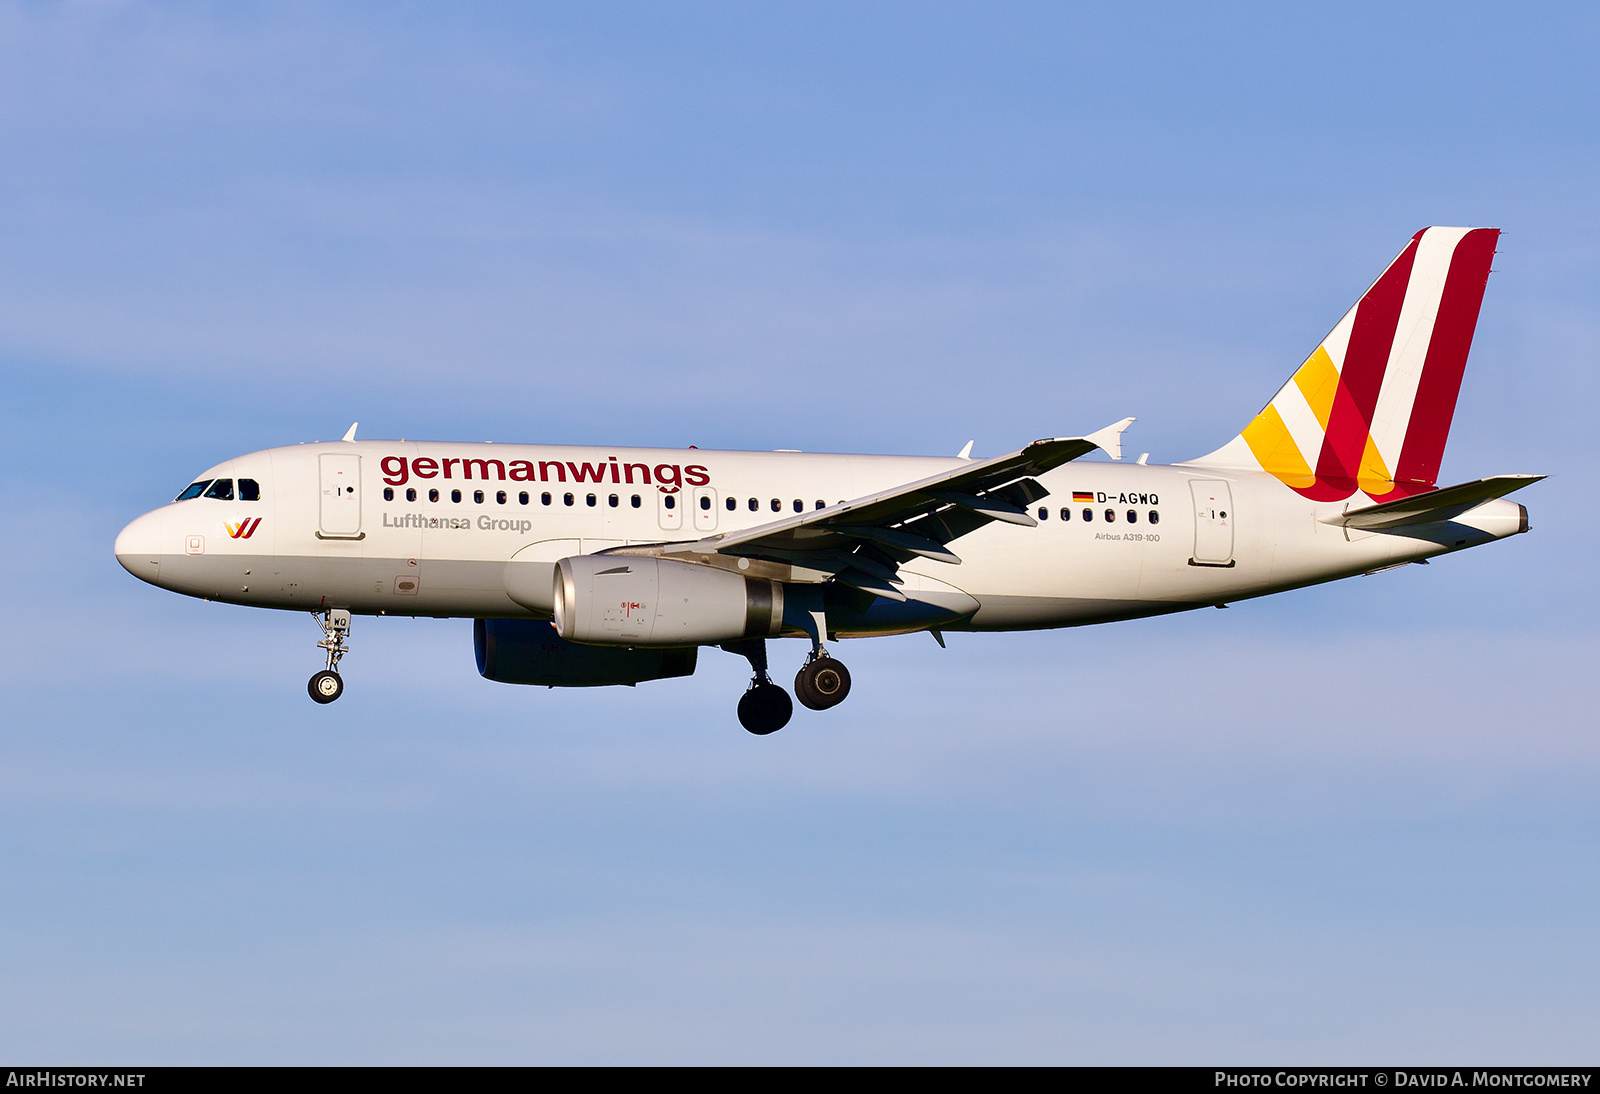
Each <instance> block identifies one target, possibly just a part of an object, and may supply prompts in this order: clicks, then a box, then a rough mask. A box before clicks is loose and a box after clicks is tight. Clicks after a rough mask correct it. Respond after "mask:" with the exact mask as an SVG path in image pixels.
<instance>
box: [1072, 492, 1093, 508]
mask: <svg viewBox="0 0 1600 1094" xmlns="http://www.w3.org/2000/svg"><path fill="white" fill-rule="evenodd" d="M1072 500H1073V503H1074V504H1076V503H1078V502H1088V503H1089V504H1090V505H1093V504H1094V494H1093V493H1092V492H1090V491H1088V490H1074V491H1073V492H1072Z"/></svg>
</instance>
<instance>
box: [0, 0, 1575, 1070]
mask: <svg viewBox="0 0 1600 1094" xmlns="http://www.w3.org/2000/svg"><path fill="white" fill-rule="evenodd" d="M1597 39H1600V17H1597V16H1596V14H1595V13H1594V11H1593V9H1592V8H1587V7H1584V6H1578V5H1573V6H1563V5H1515V6H1512V5H1503V6H1490V5H1471V4H1468V5H1459V4H1456V5H1425V4H1419V5H1408V6H1406V8H1405V10H1403V11H1397V10H1394V8H1393V6H1390V5H1364V6H1363V5H1337V6H1334V5H1330V6H1325V7H1318V6H1309V5H1295V6H1285V5H1250V4H1240V5H1228V6H1218V7H1216V8H1215V9H1214V10H1209V11H1206V12H1205V13H1204V14H1199V13H1197V12H1196V11H1195V10H1193V9H1191V8H1190V7H1187V6H1181V5H1172V6H1161V5H1129V4H1121V5H1114V6H1111V5H1108V6H1105V7H1102V8H1082V9H1067V8H1064V7H1063V6H1060V5H1025V4H1016V5H1008V6H1005V7H1004V8H1003V9H1002V10H996V6H995V5H956V4H916V5H871V6H865V5H822V4H809V5H803V6H786V5H778V4H767V5H757V6H750V5H709V4H708V5H689V4H685V5H673V6H666V5H637V6H630V5H600V4H590V5H584V6H582V7H581V8H573V7H572V6H565V5H563V6H550V7H543V8H541V7H536V6H532V5H510V4H507V5H492V4H483V5H471V6H467V5H457V6H454V7H452V8H450V9H448V10H445V9H440V8H436V7H428V6H400V5H371V6H360V5H346V6H342V7H339V8H336V9H334V8H324V7H319V6H310V5H301V6H296V5H290V4H272V5H259V6H250V5H241V4H234V5H215V6H207V5H186V4H166V5H144V4H119V3H84V4H71V5H52V4H21V5H16V4H5V5H0V147H3V148H4V153H3V154H0V378H3V383H4V388H3V390H4V393H5V398H4V399H3V400H0V415H3V418H0V421H3V423H4V428H3V430H0V446H3V448H0V452H3V455H4V460H3V464H0V489H3V490H4V497H5V501H6V509H7V518H8V519H7V520H6V521H5V522H4V523H3V525H0V545H3V547H0V549H3V552H4V554H3V557H4V558H5V560H6V566H5V569H4V575H3V576H0V588H3V589H4V593H5V596H6V599H7V603H8V605H9V610H8V612H7V613H6V615H5V617H4V622H3V624H0V641H3V647H0V649H3V652H4V657H3V658H0V665H3V668H0V673H3V674H4V675H3V679H4V681H5V684H6V688H7V692H8V696H7V703H6V714H5V717H4V720H3V722H0V725H3V729H0V876H4V877H5V879H6V886H5V888H6V890H7V892H8V894H9V895H8V897H7V899H6V900H5V901H3V902H0V1049H3V1050H4V1051H5V1054H6V1055H7V1056H8V1057H10V1058H13V1059H23V1058H26V1059H33V1060H56V1061H62V1062H69V1061H89V1060H127V1061H130V1062H151V1063H156V1062H166V1063H180V1062H305V1063H320V1062H469V1061H483V1062H752V1061H753V1062H1005V1061H1015V1062H1170V1063H1208V1062H1217V1061H1268V1060H1270V1061H1283V1060H1296V1061H1306V1062H1346V1061H1348V1062H1358V1061H1359V1062H1370V1061H1375V1060H1405V1059H1410V1060H1417V1059H1459V1060H1464V1061H1466V1060H1470V1061H1481V1062H1509V1061H1520V1062H1526V1061H1533V1060H1537V1061H1548V1062H1560V1061H1577V1060H1588V1059H1591V1058H1592V1050H1593V1044H1594V1031H1595V1029H1596V1027H1597V1023H1600V990H1597V989H1596V987H1595V984H1596V983H1597V976H1596V974H1597V972H1600V943H1597V941H1596V939H1597V938H1600V932H1597V931H1596V929H1595V928H1596V915H1595V911H1594V909H1595V907H1596V906H1597V898H1600V856H1597V852H1596V845H1597V840H1600V800H1597V796H1596V792H1595V790H1594V787H1595V786H1596V785H1600V781H1597V778H1596V776H1597V775H1600V745H1597V740H1596V737H1597V735H1596V732H1595V717H1594V714H1593V710H1594V683H1593V680H1594V670H1593V666H1594V664H1595V658H1596V654H1597V653H1600V643H1597V641H1596V636H1595V628H1594V625H1593V622H1592V621H1593V619H1594V618H1595V612H1596V608H1597V607H1600V605H1597V603H1596V601H1597V596H1596V584H1595V577H1594V567H1593V564H1592V561H1591V557H1590V556H1591V554H1592V549H1591V545H1592V543H1593V542H1594V540H1595V536H1596V533H1597V531H1600V528H1597V526H1596V523H1597V522H1596V521H1595V518H1594V515H1593V507H1592V505H1591V504H1590V503H1589V502H1588V500H1587V497H1588V494H1589V493H1590V492H1591V491H1590V489H1589V487H1588V486H1586V485H1583V484H1585V483H1591V482H1592V481H1593V480H1594V477H1595V475H1596V474H1597V473H1600V466H1597V462H1600V461H1597V460H1596V455H1595V443H1594V438H1595V430H1594V426H1593V420H1594V416H1595V403H1596V394H1597V384H1596V380H1595V375H1596V370H1595V363H1596V361H1595V358H1596V351H1595V348H1594V347H1595V346H1596V345H1597V344H1600V307H1597V304H1596V301H1597V300H1600V258H1597V256H1600V215H1597V214H1600V207H1597V200H1596V188H1595V185H1594V179H1595V178H1596V177H1600V156H1597V142H1596V139H1595V133H1596V132H1600V118H1597V117H1596V114H1597V95H1596V91H1597V86H1596V77H1595V75H1594V66H1593V57H1594V56H1595V55H1596V51H1597V47H1600V41H1597ZM1432 223H1444V224H1451V223H1460V224H1474V225H1489V226H1496V227H1500V228H1503V229H1504V230H1505V235H1504V236H1503V238H1502V241H1501V245H1500V249H1501V253H1500V255H1499V256H1498V258H1497V260H1496V264H1495V273H1494V275H1493V277H1492V278H1491V280H1490V284H1489V291H1488V295H1487V297H1486V301H1485V304H1484V309H1483V315H1482V320H1481V322H1480V326H1479V332H1478V338H1477V341H1476V344H1475V348H1474V352H1473V357H1472V361H1471V363H1470V365H1469V369H1468V373H1467V380H1466V384H1465V386H1464V388H1463V392H1462V398H1461V403H1460V406H1459V408H1458V412H1457V416H1456V425H1455V429H1454V431H1453V434H1452V439H1451V447H1450V449H1449V451H1448V452H1447V455H1446V459H1445V468H1444V477H1445V478H1447V479H1450V480H1452V481H1459V480H1462V479H1467V478H1472V477H1476V476H1479V475H1483V474H1492V473H1497V472H1507V471H1533V472H1548V473H1551V474H1552V478H1551V479H1550V480H1549V481H1548V482H1546V483H1542V484H1540V485H1538V486H1536V487H1533V488H1531V489H1530V490H1528V491H1526V493H1525V501H1526V504H1527V505H1528V506H1529V508H1530V510H1531V511H1532V513H1533V523H1534V526H1535V532H1534V534H1533V535H1530V536H1526V537H1518V538H1517V539H1515V540H1512V541H1510V542H1506V543H1501V544H1496V545H1491V546H1489V547H1486V548H1483V549H1481V550H1478V551H1474V552H1471V553H1469V554H1465V555H1462V556H1457V557H1453V558H1450V559H1445V560H1441V561H1439V562H1438V563H1436V564H1435V565H1433V566H1430V567H1428V568H1427V569H1421V568H1415V567H1413V568H1407V569H1406V570H1404V571H1400V572H1392V573H1386V574H1381V575H1377V576H1374V577H1370V578H1363V579H1358V580H1355V581H1349V582H1344V583H1341V584H1338V585H1334V586H1330V587H1326V588H1321V589H1314V590H1305V591H1301V592H1298V593H1293V594H1288V595H1285V596H1281V597H1278V598H1273V599H1269V600H1264V601H1259V602H1255V603H1250V604H1239V605H1235V606H1233V607H1232V608H1230V609H1229V610H1227V611H1225V612H1218V611H1214V610H1213V611H1206V612H1197V613H1191V614H1189V615H1187V616H1183V617H1178V618H1171V619H1162V620H1150V621H1143V622H1135V623H1128V624H1120V625H1116V626H1111V627H1101V628H1095V629H1090V630H1077V631H1064V632H1054V633H1040V634H1023V635H993V636H965V635H956V636H952V637H951V641H950V648H949V649H948V650H946V651H941V650H939V648H938V647H937V646H936V645H935V644H934V643H933V642H932V641H931V640H930V639H928V638H926V637H922V636H912V637H906V638H899V639H888V640H878V641H873V642H861V643H851V644H849V645H848V646H847V647H846V648H844V649H842V650H841V651H840V653H841V655H842V656H844V657H845V658H846V659H847V660H848V663H849V664H850V666H851V668H852V670H853V673H854V676H855V682H856V683H855V691H854V693H853V694H852V696H851V699H850V701H849V702H848V703H847V704H845V705H844V706H842V707H840V708H838V709H837V710H836V711H833V712H831V713H829V714H827V715H825V716H823V715H807V714H805V712H802V715H804V716H802V717H797V718H796V720H795V722H794V723H792V724H791V726H790V727H789V728H788V729H786V730H785V731H783V732H782V733H780V734H777V735H776V736H774V737H772V738H768V739H762V740H758V739H755V738H752V737H750V736H748V735H747V734H745V733H743V732H742V731H741V730H739V728H738V726H737V723H736V722H735V720H734V718H733V710H732V707H733V701H734V699H735V698H736V696H737V694H738V692H739V691H740V689H741V688H742V686H743V681H744V677H745V675H746V673H745V669H744V668H743V665H742V662H740V661H738V660H736V659H734V658H732V657H728V656H726V655H722V654H719V653H716V652H715V651H709V652H707V653H706V654H705V655H704V656H703V658H702V661H701V669H700V671H699V673H698V674H697V675H696V676H695V677H694V678H692V679H690V680H686V681H671V682H662V683H658V684H655V685H646V686H641V687H639V688H637V689H607V690H600V691H576V692H570V693H569V692H560V691H544V690H538V691H536V690H533V689H519V688H511V687H506V686H502V685H494V684H490V683H487V682H485V681H483V680H480V679H479V678H478V677H477V676H476V674H475V672H474V669H473V665H472V656H471V642H470V625H469V624H467V623H465V622H463V621H443V620H439V621H435V620H417V621H404V620H388V621H361V622H359V623H358V627H357V630H356V633H355V636H354V650H355V652H354V653H353V654H352V655H351V657H350V658H349V659H347V661H346V662H345V668H346V670H347V671H346V677H347V679H348V681H349V683H350V688H349V690H348V692H347V694H346V696H345V697H344V698H343V699H341V700H340V702H339V703H338V704H336V705H334V706H333V707H330V708H317V707H314V706H313V705H312V704H311V703H309V701H308V700H307V699H306V698H305V694H304V680H305V677H306V676H307V675H308V674H309V673H310V672H311V671H312V670H313V669H314V668H315V667H316V658H315V656H314V655H315V654H316V652H317V651H316V650H315V649H314V646H313V643H314V641H315V638H316V633H315V630H314V628H313V626H312V624H311V622H310V621H309V620H307V619H305V618H303V617H300V616H293V615H281V616H280V615H275V614H268V613H263V612H256V611H250V610H246V609H239V608H232V607H227V606H220V605H211V604H204V603H199V602H194V601H189V600H184V599H180V598H177V597H174V596H172V595H170V594H166V593H162V592H160V591H158V590H154V589H151V588H149V587H146V586H142V585H139V584H138V583H136V582H135V581H133V579H131V578H129V577H128V576H127V575H126V574H124V573H123V572H122V571H121V569H120V568H119V567H117V566H116V564H115V562H114V560H113V559H112V557H111V554H110V543H111V540H112V538H113V537H114V535H115V533H116V531H117V529H119V528H120V527H121V526H122V525H123V524H124V523H126V522H127V521H128V520H129V519H131V518H132V517H134V516H136V515H137V514H138V513H140V512H142V511H144V510H146V509H148V508H151V507H153V506H154V505H156V504H158V503H160V502H161V501H163V500H165V499H166V498H168V497H170V496H172V494H173V493H174V492H175V491H176V490H177V488H178V487H180V486H181V485H183V484H184V483H185V482H187V481H188V479H189V477H190V476H191V475H192V474H193V473H195V472H197V471H199V470H201V469H203V468H204V467H206V466H208V465H209V464H211V463H214V462H216V461H218V460H220V459H223V458H226V457H228V456H230V455H234V454H237V453H240V452H244V451H249V450H253V449H256V448H261V447H266V446H270V445H276V444H286V443H293V442H295V441H300V440H310V439H317V438H327V437H334V436H338V435H339V434H341V433H342V432H343V431H344V429H345V428H346V427H347V426H348V424H349V423H350V422H351V421H352V420H356V419H360V420H361V422H362V433H363V435H366V436H407V437H414V438H415V437H431V438H439V439H463V440H479V439H497V440H503V441H511V440H547V441H574V442H588V441H594V442H601V443H606V442H609V443H638V444H661V445H673V446H679V445H687V444H698V445H700V446H701V447H713V446H717V447H749V448H779V447H785V448H804V449H810V450H842V451H873V452H919V453H946V452H950V453H953V452H954V451H956V450H957V449H958V448H960V446H961V445H962V444H964V443H965V442H966V441H967V440H968V439H969V438H976V441H977V451H978V453H979V454H983V453H998V452H1001V451H1005V450H1008V449H1010V448H1014V447H1016V446H1018V445H1019V444H1022V443H1025V442H1026V441H1028V440H1031V439H1033V438H1035V437H1039V436H1050V435H1070V434H1073V433H1078V432H1083V431H1088V430H1092V429H1096V428H1098V427H1100V426H1102V425H1104V424H1105V423H1107V422H1109V421H1113V420H1115V419H1117V418H1120V417H1123V416H1125V415H1129V414H1132V415H1137V416H1138V418H1139V421H1138V423H1137V424H1136V425H1135V426H1134V428H1133V430H1132V431H1130V433H1129V434H1128V435H1127V436H1126V437H1125V443H1126V445H1127V446H1128V447H1129V448H1131V449H1132V451H1133V452H1134V453H1138V452H1140V451H1145V450H1148V451H1150V452H1151V453H1152V459H1153V460H1156V461H1166V460H1174V459H1183V458H1186V457H1190V456H1194V455H1197V454H1199V453H1201V452H1205V451H1209V450H1210V449H1211V448H1214V447H1215V446H1217V445H1218V444H1220V443H1221V442H1222V441H1223V440H1225V439H1226V438H1227V437H1228V436H1231V435H1232V434H1233V433H1234V432H1235V431H1236V430H1237V429H1238V428H1239V426H1240V425H1242V424H1243V423H1244V421H1246V420H1247V419H1248V417H1249V416H1250V415H1251V414H1253V413H1254V412H1255V410H1257V409H1258V408H1259V407H1260V405H1261V404H1262V403H1263V402H1265V401H1266V399H1267V398H1268V397H1269V396H1270V395H1271V394H1272V392H1273V391H1274V390H1275V389H1276V387H1277V386H1278V384H1280V383H1281V382H1282V380H1283V379H1284V378H1285V377H1286V376H1287V375H1288V374H1289V372H1290V371H1292V369H1293V368H1294V367H1295V365H1296V364H1298V362H1299V361H1300V360H1302V359H1303V358H1304V356H1305V354H1306V353H1307V352H1308V351H1309V350H1310V349H1311V348H1312V347H1313V346H1315V344H1316V343H1317V341H1318V339H1320V337H1321V336H1322V334H1323V333H1324V332H1325V331H1326V330H1327V329H1328V328H1329V327H1330V326H1331V325H1332V324H1333V322H1334V321H1335V320H1336V319H1338V317H1339V316H1340V315H1341V314H1342V313H1343V312H1344V310H1345V309H1346V308H1347V307H1348V306H1349V304H1350V303H1351V302H1352V301H1353V300H1354V299H1355V297H1356V296H1357V295H1358V294H1359V293H1360V291H1361V290H1362V289H1363V288H1364V287H1365V286H1366V284H1367V283H1368V282H1369V281H1370V280H1371V278H1372V277H1373V276H1375V275H1376V274H1377V272H1378V271H1379V270H1380V269H1381V268H1382V267H1383V265H1384V263H1386V262H1387V261H1388V260H1389V258H1390V257H1392V255H1393V254H1394V253H1395V252H1396V251H1397V250H1398V249H1399V248H1400V246H1401V245H1402V244H1403V243H1404V241H1405V240H1406V238H1407V237H1408V236H1409V235H1410V234H1411V233H1412V232H1414V231H1415V230H1416V229H1417V228H1419V227H1422V226H1424V225H1426V224H1432ZM791 647H792V648H791ZM802 652H803V651H802V648H801V645H800V644H799V643H790V644H788V645H785V646H781V647H780V648H779V649H778V650H777V651H776V652H775V661H776V663H777V668H778V670H779V673H780V675H781V674H786V673H792V672H793V670H794V668H796V667H798V663H799V660H800V657H801V654H802Z"/></svg>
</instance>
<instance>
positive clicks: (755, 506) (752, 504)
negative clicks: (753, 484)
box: [750, 498, 761, 513]
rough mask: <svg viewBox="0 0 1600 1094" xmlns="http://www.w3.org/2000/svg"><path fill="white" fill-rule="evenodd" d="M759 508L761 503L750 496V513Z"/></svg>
mask: <svg viewBox="0 0 1600 1094" xmlns="http://www.w3.org/2000/svg"><path fill="white" fill-rule="evenodd" d="M760 508H761V503H760V502H759V501H757V500H756V499H755V498H751V499H750V511H751V512H752V513H754V512H755V511H756V510H757V509H760Z"/></svg>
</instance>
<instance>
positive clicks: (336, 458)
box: [317, 453, 361, 539]
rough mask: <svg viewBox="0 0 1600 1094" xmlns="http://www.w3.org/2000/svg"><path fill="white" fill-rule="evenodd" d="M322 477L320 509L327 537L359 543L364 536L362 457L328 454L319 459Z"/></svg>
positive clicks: (323, 532) (318, 464) (322, 527)
mask: <svg viewBox="0 0 1600 1094" xmlns="http://www.w3.org/2000/svg"><path fill="white" fill-rule="evenodd" d="M317 467H318V470H319V472H320V474H321V476H322V498H321V505H320V508H319V514H320V518H321V519H320V526H321V530H322V535H323V536H324V537H333V538H338V539H357V538H359V537H360V535H361V457H360V456H355V455H350V456H346V455H343V454H339V455H335V454H333V453H324V454H323V455H321V456H318V457H317Z"/></svg>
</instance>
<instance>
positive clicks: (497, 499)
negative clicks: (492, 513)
mask: <svg viewBox="0 0 1600 1094" xmlns="http://www.w3.org/2000/svg"><path fill="white" fill-rule="evenodd" d="M494 503H495V504H496V505H504V504H505V503H506V492H505V491H504V490H496V491H495V494H494Z"/></svg>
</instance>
